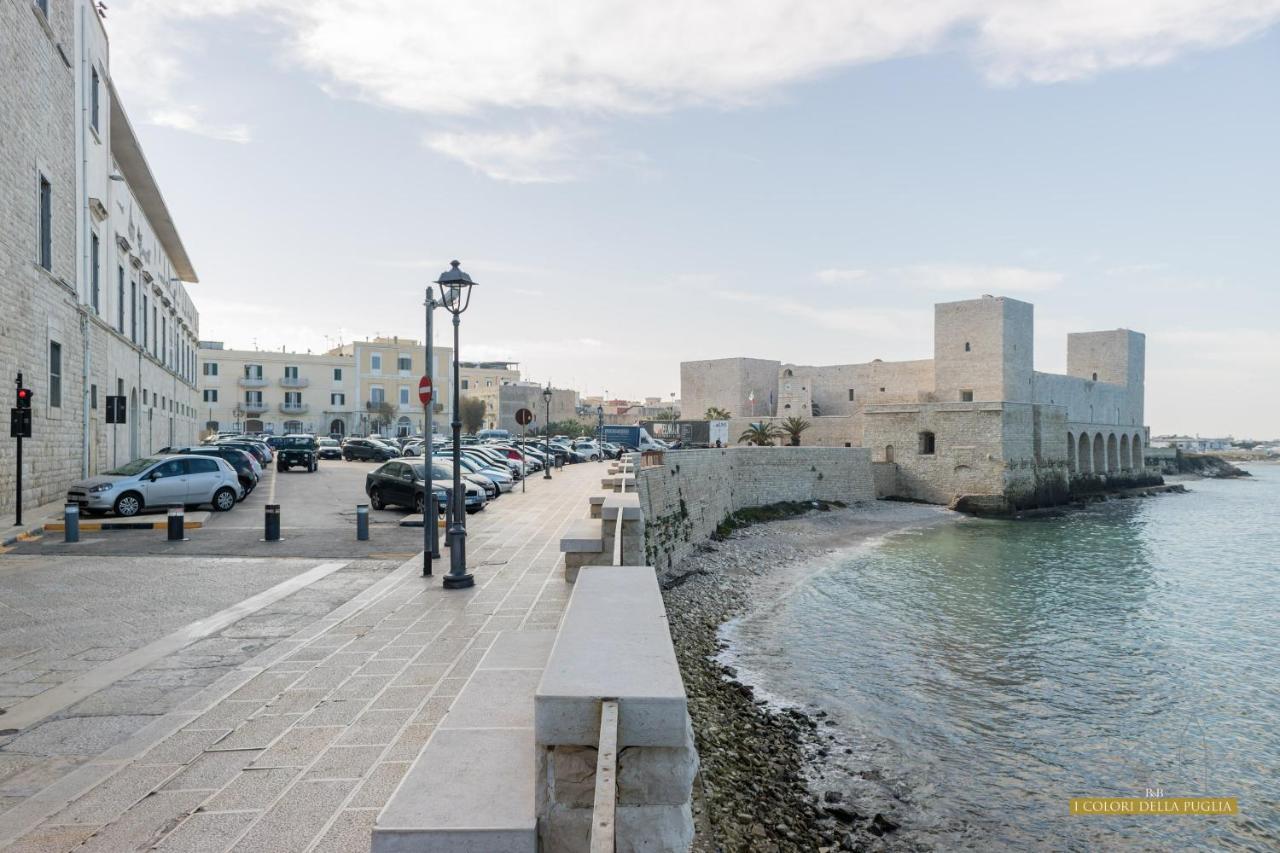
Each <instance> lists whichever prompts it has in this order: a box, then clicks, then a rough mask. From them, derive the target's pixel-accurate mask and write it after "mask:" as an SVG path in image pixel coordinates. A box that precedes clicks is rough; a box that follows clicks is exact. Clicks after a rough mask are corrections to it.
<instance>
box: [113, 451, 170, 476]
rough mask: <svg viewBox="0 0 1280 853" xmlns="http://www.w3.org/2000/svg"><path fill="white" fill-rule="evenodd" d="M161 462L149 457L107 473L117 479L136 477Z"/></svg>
mask: <svg viewBox="0 0 1280 853" xmlns="http://www.w3.org/2000/svg"><path fill="white" fill-rule="evenodd" d="M159 461H160V460H159V459H153V458H151V457H149V456H148V457H143V458H142V459H135V460H133V461H132V462H126V463H125V464H123V465H121V466H120V467H119V468H116V469H115V470H113V471H108V472H107V473H108V474H110V475H113V476H117V477H134V476H137V475H138V474H141V473H142V472H143V471H145V470H147V469H148V468H150V467H151V466H152V465H154V464H156V463H157V462H159Z"/></svg>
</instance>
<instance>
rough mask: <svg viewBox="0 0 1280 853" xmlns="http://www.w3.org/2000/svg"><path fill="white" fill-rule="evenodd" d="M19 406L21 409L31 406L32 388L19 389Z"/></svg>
mask: <svg viewBox="0 0 1280 853" xmlns="http://www.w3.org/2000/svg"><path fill="white" fill-rule="evenodd" d="M18 408H19V409H29V408H31V389H30V388H19V389H18Z"/></svg>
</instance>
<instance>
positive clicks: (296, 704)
mask: <svg viewBox="0 0 1280 853" xmlns="http://www.w3.org/2000/svg"><path fill="white" fill-rule="evenodd" d="M328 693H329V691H328V690H324V689H312V690H294V689H292V688H291V689H289V690H286V691H285V692H283V693H281V694H280V695H279V696H277V697H276V698H274V699H272V700H271V701H270V702H269V703H267V705H266V707H265V708H264V709H263V712H264V713H267V714H305V713H306V712H307V711H310V710H311V709H312V708H314V707H315V706H316V705H319V704H320V702H321V700H323V699H324V697H325V696H327V695H328Z"/></svg>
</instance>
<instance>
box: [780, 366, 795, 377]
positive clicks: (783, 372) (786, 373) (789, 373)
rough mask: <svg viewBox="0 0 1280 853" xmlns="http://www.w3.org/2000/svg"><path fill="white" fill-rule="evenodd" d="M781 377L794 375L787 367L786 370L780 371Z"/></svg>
mask: <svg viewBox="0 0 1280 853" xmlns="http://www.w3.org/2000/svg"><path fill="white" fill-rule="evenodd" d="M782 375H783V376H795V374H794V373H792V372H791V368H789V367H788V368H787V369H786V370H784V371H782Z"/></svg>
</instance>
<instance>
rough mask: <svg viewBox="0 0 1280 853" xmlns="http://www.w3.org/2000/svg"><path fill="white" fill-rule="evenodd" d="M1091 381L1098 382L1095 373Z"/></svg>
mask: <svg viewBox="0 0 1280 853" xmlns="http://www.w3.org/2000/svg"><path fill="white" fill-rule="evenodd" d="M1093 381H1094V382H1097V381H1098V374H1096V373H1095V374H1093Z"/></svg>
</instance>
